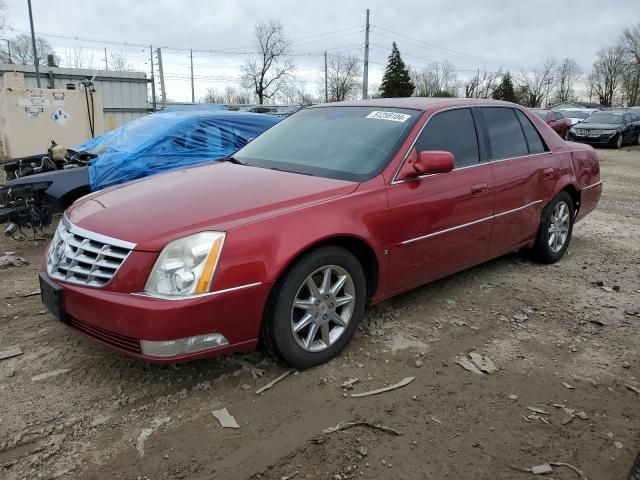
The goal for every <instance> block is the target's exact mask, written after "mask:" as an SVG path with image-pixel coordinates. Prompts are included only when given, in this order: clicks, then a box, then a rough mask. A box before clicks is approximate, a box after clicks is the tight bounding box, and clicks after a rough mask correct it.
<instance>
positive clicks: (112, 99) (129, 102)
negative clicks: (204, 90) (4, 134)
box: [0, 63, 152, 130]
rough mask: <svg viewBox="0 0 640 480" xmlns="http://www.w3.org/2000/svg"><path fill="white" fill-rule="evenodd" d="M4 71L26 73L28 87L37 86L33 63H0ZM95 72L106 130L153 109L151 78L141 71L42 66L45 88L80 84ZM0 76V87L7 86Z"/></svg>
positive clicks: (42, 79) (95, 83)
mask: <svg viewBox="0 0 640 480" xmlns="http://www.w3.org/2000/svg"><path fill="white" fill-rule="evenodd" d="M5 72H23V73H24V76H25V82H26V84H27V87H31V88H35V87H36V86H37V83H36V70H35V67H34V66H33V65H13V64H7V63H0V75H3V74H4V73H5ZM94 75H95V79H94V85H95V88H96V90H97V91H99V92H100V94H101V95H102V101H103V104H104V108H103V111H104V125H105V129H106V130H111V129H113V128H115V127H119V126H120V125H122V124H124V123H126V122H129V121H131V120H134V119H136V118H139V117H141V116H143V115H146V114H148V113H149V112H151V110H152V109H151V105H150V103H149V94H148V91H147V87H148V84H149V83H151V80H149V79H148V78H147V75H146V74H145V73H142V72H112V71H105V70H89V69H77V68H60V67H48V66H40V85H41V87H42V88H65V87H66V85H67V84H68V83H73V84H76V85H77V84H78V83H79V82H81V81H82V80H84V79H85V78H92V77H93V76H94ZM1 82H2V80H1V79H0V87H2V86H4V85H3V84H2V83H1Z"/></svg>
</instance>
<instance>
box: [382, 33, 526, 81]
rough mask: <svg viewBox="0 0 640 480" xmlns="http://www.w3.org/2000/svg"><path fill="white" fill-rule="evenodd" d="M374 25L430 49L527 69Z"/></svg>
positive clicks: (484, 61) (383, 34)
mask: <svg viewBox="0 0 640 480" xmlns="http://www.w3.org/2000/svg"><path fill="white" fill-rule="evenodd" d="M373 27H374V31H375V30H377V29H380V30H383V31H386V32H389V33H392V34H394V35H396V36H399V37H402V38H405V39H408V40H410V41H412V42H414V43H416V44H417V45H420V46H423V47H425V48H430V49H434V50H441V51H443V52H445V53H448V54H450V55H454V56H458V57H463V58H467V59H469V60H474V61H476V62H478V61H479V62H483V63H491V64H495V65H499V66H511V67H516V68H519V69H521V70H526V69H525V68H524V67H522V66H520V65H515V64H509V63H505V62H499V61H496V60H491V59H488V58H484V57H479V56H476V55H471V54H468V53H464V52H460V51H458V50H453V49H451V48H448V47H443V46H441V45H437V44H435V43H431V42H427V41H424V40H418V39H417V38H414V37H410V36H408V35H405V34H403V33H398V32H395V31H393V30H390V29H388V28H385V27H382V26H380V25H373ZM378 34H379V35H382V36H384V37H387V38H391V39H394V38H393V37H390V36H389V35H386V34H385V33H384V32H378Z"/></svg>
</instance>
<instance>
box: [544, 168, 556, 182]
mask: <svg viewBox="0 0 640 480" xmlns="http://www.w3.org/2000/svg"><path fill="white" fill-rule="evenodd" d="M542 175H544V178H550V179H552V180H553V179H554V178H556V171H555V170H554V169H553V168H545V169H544V170H542Z"/></svg>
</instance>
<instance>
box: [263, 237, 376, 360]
mask: <svg viewBox="0 0 640 480" xmlns="http://www.w3.org/2000/svg"><path fill="white" fill-rule="evenodd" d="M365 303H366V279H365V275H364V271H363V269H362V266H361V265H360V262H359V261H358V259H357V258H356V257H355V256H354V255H353V254H351V253H350V252H349V251H348V250H346V249H344V248H341V247H337V246H329V247H322V248H319V249H317V250H314V251H311V252H310V253H307V254H306V255H304V256H302V257H301V258H300V259H299V260H298V261H297V262H296V263H295V264H294V265H293V266H292V267H291V268H290V269H289V270H288V271H287V272H286V273H285V274H284V276H283V278H282V279H281V280H280V281H279V282H278V284H277V285H276V287H275V288H274V291H273V293H272V295H271V298H270V300H269V303H268V305H267V309H266V312H265V318H264V321H263V328H262V332H261V335H262V340H263V343H264V344H265V345H266V346H267V349H268V350H270V352H271V353H272V354H275V355H277V356H279V357H281V358H282V359H283V360H284V361H285V362H287V363H288V364H290V365H291V366H292V367H295V368H310V367H315V366H317V365H321V364H323V363H326V362H328V361H329V360H331V359H332V358H334V357H335V356H336V355H338V354H339V353H340V352H341V351H342V349H343V348H344V347H345V346H346V345H347V344H348V343H349V341H350V340H351V338H352V337H353V335H354V334H355V331H356V329H357V328H358V324H359V323H360V320H361V319H362V316H363V314H364V307H365Z"/></svg>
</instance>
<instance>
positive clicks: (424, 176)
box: [390, 104, 553, 185]
mask: <svg viewBox="0 0 640 480" xmlns="http://www.w3.org/2000/svg"><path fill="white" fill-rule="evenodd" d="M473 107H478V108H484V107H491V108H511V109H512V110H520V111H521V112H522V113H523V114H524V115H525V116H526V115H527V114H526V113H524V112H523V111H522V110H521V109H519V108H518V107H516V106H513V107H512V106H506V105H505V106H503V105H491V104H474V105H457V106H455V107H449V108H443V109H442V110H438V111H437V112H434V113H432V114H431V116H430V117H429V118H428V119H427V121H426V122H424V125H422V127H420V131H419V132H418V134H417V135H416V138H414V139H413V142H411V145H410V146H409V149H408V150H407V153H405V155H404V157H402V161H401V162H400V165H398V168H396V171H395V173H394V174H393V179H392V180H391V183H390V185H398V184H400V183H407V182H414V181H416V180H422V179H424V178H428V177H432V176H434V175H442V173H430V174H428V175H420V176H418V177H414V178H411V179H405V180H398V179H397V178H398V173H400V169H401V168H402V166H403V165H404V162H406V161H407V158H408V157H409V154H410V153H411V150H413V147H415V145H416V142H417V141H418V138H420V135H422V131H423V130H424V129H425V128H426V126H427V125H428V123H429V121H430V120H431V119H432V118H433V117H434V116H435V115H437V114H438V113H441V112H446V111H449V110H459V109H461V108H468V109H472V108H473ZM527 118H528V117H527ZM531 124H532V125H533V128H535V129H536V131H538V128H537V127H536V126H535V125H534V124H533V122H531ZM538 134H539V135H540V136H541V137H542V140H543V141H544V140H545V139H544V137H543V136H542V135H541V134H540V132H539V131H538ZM544 143H545V146H546V147H547V148H549V146H548V145H547V144H546V143H547V142H546V141H545V142H544ZM478 153H480V152H479V151H478ZM551 153H553V152H551V150H547V151H544V152H542V153H530V154H528V155H520V156H519V157H509V158H501V159H499V160H491V159H488V160H487V161H486V162H480V161H479V162H478V163H477V164H476V165H466V166H464V167H460V168H454V169H453V170H452V172H457V171H458V170H464V169H466V168H475V167H482V166H486V165H491V164H492V163H498V162H507V161H510V160H518V159H522V158H528V157H537V156H539V155H550V154H551ZM447 173H450V172H447Z"/></svg>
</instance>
